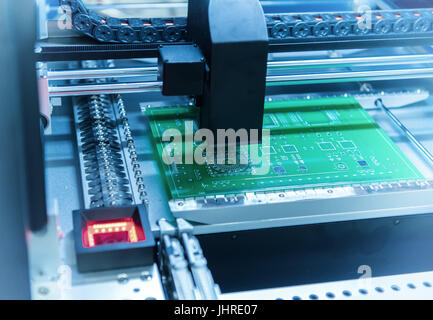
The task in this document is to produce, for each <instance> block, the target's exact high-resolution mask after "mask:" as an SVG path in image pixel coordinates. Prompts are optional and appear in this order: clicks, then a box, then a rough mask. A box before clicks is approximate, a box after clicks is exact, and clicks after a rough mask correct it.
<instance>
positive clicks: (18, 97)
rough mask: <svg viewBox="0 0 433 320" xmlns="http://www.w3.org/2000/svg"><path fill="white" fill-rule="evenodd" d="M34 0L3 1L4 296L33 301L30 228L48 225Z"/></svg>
mask: <svg viewBox="0 0 433 320" xmlns="http://www.w3.org/2000/svg"><path fill="white" fill-rule="evenodd" d="M34 9H35V1H33V0H2V1H0V43H1V46H2V47H1V50H0V70H1V72H0V105H1V112H2V117H1V119H2V125H1V126H0V150H1V152H0V206H1V209H0V235H1V236H0V299H29V298H30V282H29V266H28V258H27V246H26V229H27V230H28V229H32V230H41V229H42V228H43V227H44V226H45V224H46V209H45V190H44V189H45V186H44V169H43V168H44V167H43V156H42V143H41V138H40V117H39V108H38V96H37V90H36V78H35V77H36V74H35V60H34V43H35V30H36V23H35V10H34Z"/></svg>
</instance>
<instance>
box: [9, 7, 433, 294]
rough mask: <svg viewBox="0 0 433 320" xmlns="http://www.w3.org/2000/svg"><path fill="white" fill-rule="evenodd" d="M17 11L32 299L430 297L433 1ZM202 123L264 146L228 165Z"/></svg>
mask: <svg viewBox="0 0 433 320" xmlns="http://www.w3.org/2000/svg"><path fill="white" fill-rule="evenodd" d="M12 2H13V3H14V5H12ZM17 2H19V3H20V4H22V5H25V6H27V7H28V8H29V10H28V12H27V11H26V12H27V13H23V12H18V11H16V10H15V11H16V12H15V11H14V9H11V8H12V7H13V6H15V3H17ZM8 4H10V8H9V9H10V10H11V12H12V11H13V12H12V13H11V14H10V19H9V20H7V21H6V22H8V23H9V24H10V28H9V29H7V28H6V29H5V28H3V29H2V30H1V31H0V32H4V33H5V35H7V33H8V31H7V30H13V31H14V34H15V36H14V37H15V38H13V37H12V38H13V39H12V40H11V41H15V42H13V43H14V45H15V46H16V49H17V51H16V52H19V53H18V54H17V55H16V56H15V57H14V58H15V59H16V60H17V63H16V65H17V66H19V70H21V71H20V72H18V75H19V77H20V78H19V79H21V80H22V81H21V84H22V85H21V86H17V87H16V88H15V89H16V92H18V93H19V95H20V96H21V97H22V98H21V101H22V112H20V113H16V114H15V116H16V119H21V120H20V121H21V123H22V130H21V131H20V132H22V134H21V135H20V137H21V138H20V139H22V141H23V143H22V144H23V146H24V147H23V149H22V153H21V155H23V156H22V157H17V158H20V159H21V160H22V159H24V160H23V161H21V162H24V163H21V162H20V161H18V162H15V165H16V166H21V165H22V170H19V174H20V176H22V177H24V178H25V179H21V180H20V179H16V181H15V182H14V183H19V182H20V181H21V182H22V187H23V188H24V190H25V191H23V194H24V195H25V196H24V197H23V199H22V200H21V203H22V204H23V206H22V208H21V207H20V208H21V209H20V210H21V211H20V212H22V215H15V217H19V216H22V217H24V218H25V219H24V220H25V225H26V228H27V231H28V232H27V233H26V234H27V236H26V238H24V232H22V234H21V235H20V237H18V238H17V239H18V240H19V239H21V240H19V241H18V240H17V241H16V242H14V243H15V244H16V246H18V245H19V246H20V248H18V249H17V250H21V252H22V257H23V258H22V259H21V260H20V261H21V262H22V263H21V264H20V265H21V266H22V268H24V269H25V270H24V271H21V274H23V273H22V272H27V273H28V274H29V278H28V279H27V278H26V277H22V276H21V278H20V279H21V280H20V281H21V282H22V286H21V288H22V289H21V291H19V292H17V294H18V293H19V294H21V295H23V296H28V297H32V298H34V299H138V300H143V299H148V300H149V299H150V300H153V299H158V300H163V299H193V300H194V299H251V298H253V299H257V298H259V299H381V298H396V299H399V298H433V288H432V286H433V232H432V230H433V155H432V153H433V98H432V97H431V96H430V92H431V91H432V90H433V82H432V80H431V79H432V78H433V5H432V3H431V1H427V0H425V1H422V0H414V1H405V0H395V1H392V0H376V1H375V0H371V1H356V0H353V1H350V0H347V1H343V0H330V1H326V2H324V1H318V0H308V1H306V0H303V1H284V0H281V1H268V0H263V1H258V0H189V1H183V0H173V1H162V2H161V1H159V2H155V1H91V0H87V1H85V0H60V1H58V0H56V1H49V0H45V1H44V0H42V1H36V2H35V1H26V0H19V1H16V0H15V1H6V7H7V6H8ZM0 6H1V5H0ZM30 8H31V9H32V10H30ZM0 11H1V10H0ZM34 12H36V13H38V15H37V19H36V21H35V20H32V18H31V16H32V15H31V13H34ZM14 14H15V16H14ZM26 14H27V16H26ZM17 20H23V21H25V24H27V26H26V27H24V26H17V24H16V21H17ZM25 24H24V25H25ZM32 33H33V35H34V33H37V38H36V41H33V42H32V39H34V38H33V37H32V35H31V34H32ZM29 48H30V49H29ZM27 49H29V50H33V51H34V52H35V54H34V55H32V54H31V53H30V52H29V51H28V53H27V54H24V53H23V52H24V50H27ZM35 66H36V67H35ZM5 67H6V66H5ZM35 77H36V78H35ZM23 79H24V80H23ZM33 79H35V80H34V81H33ZM23 81H25V83H27V85H26V86H24V82H23ZM10 85H13V83H12V82H11V83H10ZM13 92H14V91H13V90H10V91H9V92H8V93H7V94H9V95H11V94H12V93H13ZM5 94H6V93H5ZM17 103H18V102H17ZM23 104H24V105H23ZM202 129H206V132H207V133H208V137H209V136H214V137H215V139H216V137H217V136H218V135H219V134H220V132H221V130H225V131H226V132H240V131H241V130H243V129H246V130H247V132H252V131H254V132H256V138H257V141H256V143H255V144H254V145H253V144H252V143H250V144H247V145H246V146H245V145H244V146H240V145H239V144H236V143H235V145H234V147H233V149H231V150H232V151H233V154H232V155H234V157H235V159H236V160H239V161H235V162H230V161H227V162H215V161H212V160H213V155H210V156H209V152H210V151H209V150H206V149H205V148H203V144H202V142H203V141H201V140H200V139H197V137H196V139H190V138H188V137H189V136H190V135H192V136H193V135H194V133H197V132H200V130H202ZM173 131H175V132H178V133H179V134H178V136H176V135H173V136H172V137H171V138H170V139H167V136H166V134H167V132H173ZM238 137H239V136H238ZM177 138H179V139H180V140H177ZM201 138H203V137H201ZM232 142H233V141H232ZM235 142H236V141H235ZM217 144H218V143H217ZM169 145H171V146H173V147H174V148H173V154H174V153H176V155H177V156H178V157H179V159H180V161H177V162H174V161H173V162H167V161H164V159H166V158H167V156H174V155H173V154H167V151H166V150H167V147H168V146H169ZM253 146H255V148H256V150H257V151H258V155H260V157H261V159H265V160H263V161H264V162H263V161H262V162H261V163H260V164H258V163H257V162H255V161H252V160H251V159H247V160H246V161H241V160H242V159H245V158H248V151H249V149H254V148H253ZM218 147H221V144H218ZM223 147H224V148H226V147H227V149H229V147H230V146H229V144H228V143H227V142H226V141H225V140H224V143H223ZM245 147H246V148H245ZM224 150H225V149H224ZM229 153H230V151H227V154H226V156H227V155H228V154H229ZM197 154H199V155H202V156H204V159H205V161H203V162H202V163H197V162H196V161H192V162H188V160H191V159H192V158H193V156H194V155H197ZM6 156H8V155H4V157H6ZM224 158H225V157H223V159H222V160H224ZM11 159H12V158H11ZM179 159H178V160H179ZM264 165H265V166H266V169H267V170H266V171H265V172H262V171H263V170H262V169H263V166H264ZM15 189H16V190H18V189H17V188H15ZM15 189H14V190H15ZM3 193H5V192H3ZM14 194H15V195H16V193H14ZM6 200H7V201H9V202H10V203H11V206H12V202H13V201H14V198H13V197H11V196H10V195H9V196H8V198H5V201H6ZM9 202H8V203H9ZM12 208H13V207H12ZM15 208H16V207H15ZM5 209H6V207H5ZM8 213H9V214H10V213H12V212H8ZM18 222H19V221H16V226H19V223H18ZM21 226H22V225H21ZM4 227H6V226H4V225H3V226H1V228H4ZM17 228H18V227H17ZM9 229H10V227H9ZM18 229H19V228H18ZM22 229H23V228H22ZM24 239H26V240H27V241H26V242H24ZM2 245H3V244H2ZM2 250H3V249H2ZM4 250H6V249H4ZM5 261H6V260H5ZM8 261H10V262H11V269H14V267H13V264H12V262H15V263H16V260H14V259H11V260H8ZM18 271H19V270H18V269H17V268H16V267H15V273H17V272H18ZM0 279H2V276H0ZM11 279H13V277H10V276H9V277H8V279H5V280H4V281H12V280H11ZM9 293H10V292H9Z"/></svg>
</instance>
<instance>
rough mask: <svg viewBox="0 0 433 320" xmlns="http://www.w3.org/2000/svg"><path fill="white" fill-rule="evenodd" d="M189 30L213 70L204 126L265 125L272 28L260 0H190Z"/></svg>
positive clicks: (203, 113) (207, 85)
mask: <svg viewBox="0 0 433 320" xmlns="http://www.w3.org/2000/svg"><path fill="white" fill-rule="evenodd" d="M188 34H189V37H190V38H191V39H190V40H192V41H193V42H195V43H197V44H198V45H199V46H200V49H201V50H202V52H203V54H204V56H205V57H206V60H207V63H208V67H209V73H208V77H207V80H206V83H205V89H204V94H203V96H202V97H200V98H199V101H200V103H199V104H200V107H201V111H200V127H202V128H208V129H210V130H212V131H213V132H216V130H217V129H230V128H232V129H235V130H238V129H242V128H245V129H247V130H250V129H258V130H259V132H260V133H261V129H262V125H263V113H264V99H265V89H266V71H267V57H268V32H267V27H266V20H265V16H264V13H263V8H262V6H261V4H260V2H259V1H258V0H190V1H189V7H188Z"/></svg>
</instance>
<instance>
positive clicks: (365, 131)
mask: <svg viewBox="0 0 433 320" xmlns="http://www.w3.org/2000/svg"><path fill="white" fill-rule="evenodd" d="M146 114H147V116H148V119H149V123H150V127H151V130H152V134H153V139H154V142H155V147H156V150H157V157H158V161H159V164H160V167H161V168H162V171H163V175H164V177H165V181H166V183H167V187H168V190H169V192H170V197H171V198H172V199H182V198H194V197H203V196H212V195H232V194H240V193H245V192H266V191H274V190H290V189H294V188H303V187H316V186H317V187H320V186H324V187H325V186H326V187H328V186H334V185H340V184H344V185H351V184H363V183H376V182H387V181H407V180H418V179H423V176H422V175H421V173H420V172H419V171H418V170H417V169H416V167H415V166H414V165H413V164H412V163H411V162H410V161H409V160H408V159H407V158H406V156H405V155H404V154H403V153H402V152H401V151H400V149H398V147H397V146H396V145H395V144H394V143H393V142H392V140H391V139H390V138H389V137H388V136H387V135H386V134H385V133H384V132H383V130H382V129H381V128H380V127H379V126H378V125H377V123H376V122H375V121H374V120H373V118H372V117H371V116H370V115H369V114H368V113H367V112H366V111H365V110H364V109H363V108H362V107H361V106H360V104H359V103H358V102H357V101H356V100H355V99H354V98H351V97H347V98H345V97H342V98H323V99H314V100H288V101H272V102H266V105H265V116H264V125H263V127H264V129H270V130H271V145H270V147H267V148H261V146H259V150H261V152H263V153H265V154H269V156H270V170H269V172H268V174H266V175H254V174H253V173H254V165H253V164H244V165H241V164H233V165H230V164H226V165H217V164H208V163H205V164H203V165H199V164H196V163H194V164H171V165H166V164H165V163H164V162H163V161H162V156H163V150H164V148H165V147H166V146H167V144H168V142H163V141H162V139H161V137H162V135H163V133H164V131H165V130H167V129H178V130H179V131H181V132H183V133H184V132H185V130H184V124H185V121H189V120H193V121H195V125H194V129H195V130H196V129H197V121H196V119H197V117H198V108H197V107H194V106H174V107H165V108H148V109H147V110H146ZM227 116H230V115H227ZM184 145H185V144H184V143H182V145H179V147H182V148H183V147H184ZM197 145H199V144H198V143H197V142H196V143H194V148H196V147H197ZM183 150H185V148H183ZM184 152H185V151H184Z"/></svg>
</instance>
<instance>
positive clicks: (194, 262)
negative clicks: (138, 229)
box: [158, 219, 219, 300]
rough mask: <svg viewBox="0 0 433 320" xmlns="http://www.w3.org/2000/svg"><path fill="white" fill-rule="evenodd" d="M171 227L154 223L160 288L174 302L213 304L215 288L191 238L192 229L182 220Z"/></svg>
mask: <svg viewBox="0 0 433 320" xmlns="http://www.w3.org/2000/svg"><path fill="white" fill-rule="evenodd" d="M176 223H177V226H173V225H172V224H170V223H169V222H167V221H166V220H164V219H162V220H160V221H159V222H158V224H159V227H160V232H161V234H160V236H161V237H160V242H159V245H158V253H159V257H158V262H159V266H160V270H161V273H162V274H163V282H164V283H163V284H164V286H165V287H166V289H167V290H166V291H167V293H168V294H169V295H172V297H170V298H173V299H178V300H216V299H218V295H219V288H218V286H217V285H216V284H215V282H214V280H213V277H212V273H211V272H210V270H209V268H208V267H207V260H206V258H205V257H204V254H203V250H202V249H201V246H200V242H199V241H198V239H197V238H196V237H195V236H194V235H193V231H194V227H193V226H192V225H191V224H190V223H188V222H187V221H185V220H184V219H177V220H176Z"/></svg>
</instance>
